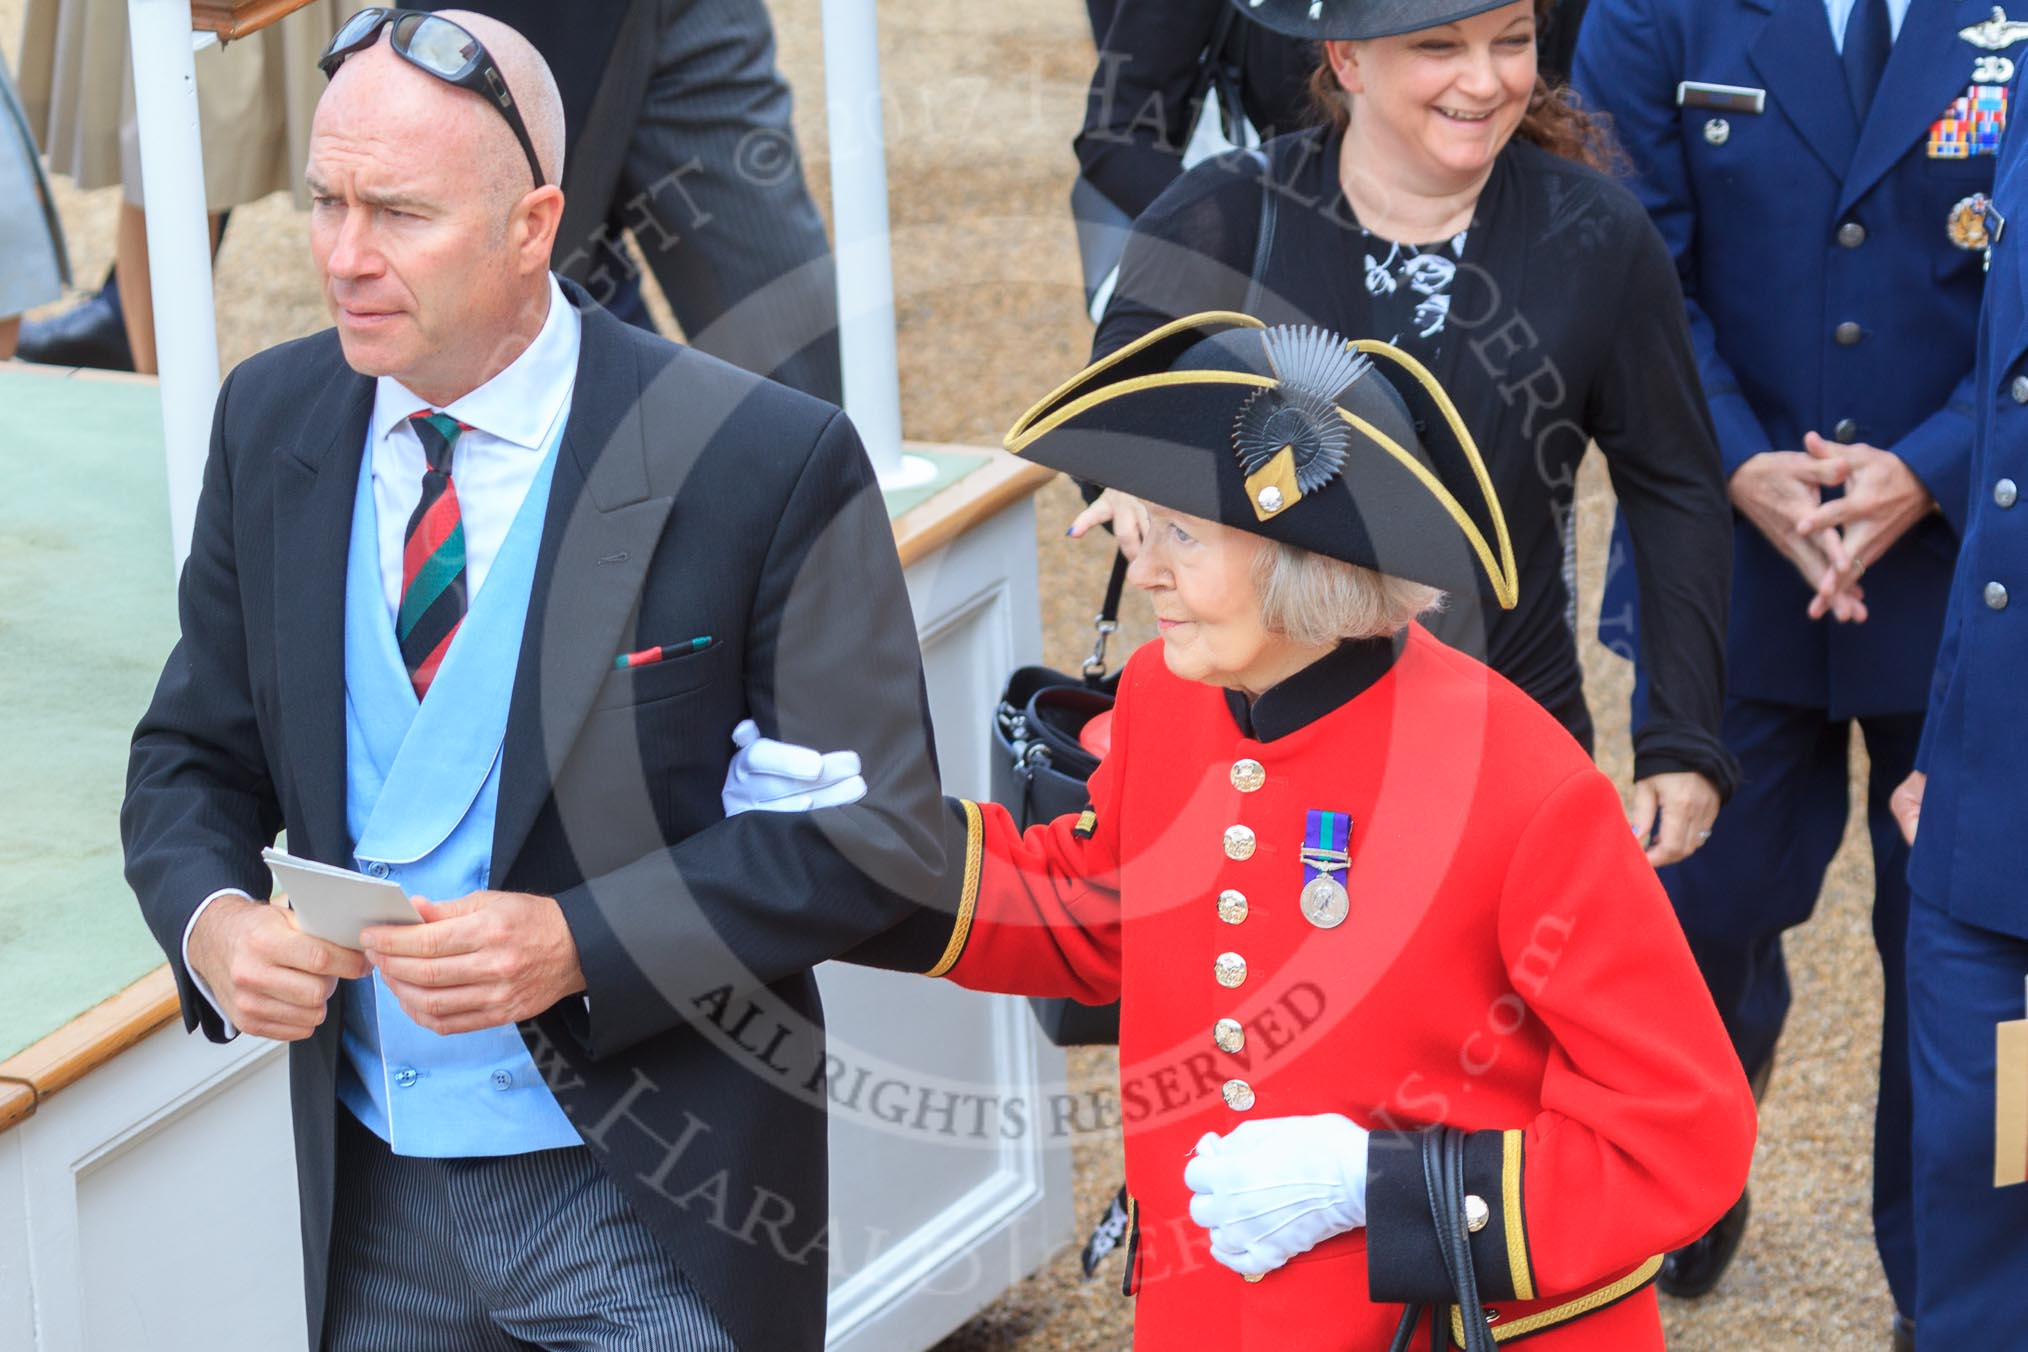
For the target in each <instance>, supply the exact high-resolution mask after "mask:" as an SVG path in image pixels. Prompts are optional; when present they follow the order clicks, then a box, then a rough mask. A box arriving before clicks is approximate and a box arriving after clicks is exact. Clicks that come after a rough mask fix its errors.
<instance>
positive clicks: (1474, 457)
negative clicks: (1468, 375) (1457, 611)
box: [1338, 338, 1521, 610]
mask: <svg viewBox="0 0 2028 1352" xmlns="http://www.w3.org/2000/svg"><path fill="white" fill-rule="evenodd" d="M1347 346H1349V347H1351V348H1353V349H1355V350H1357V351H1359V352H1363V353H1366V354H1367V355H1368V356H1373V357H1385V358H1386V359H1387V360H1389V361H1391V362H1393V363H1394V364H1395V365H1397V366H1399V367H1400V368H1401V369H1402V370H1404V371H1406V372H1408V373H1409V375H1411V376H1413V377H1415V380H1416V382H1417V383H1418V384H1420V385H1421V386H1422V387H1423V389H1424V390H1426V391H1427V392H1428V393H1429V397H1430V398H1432V399H1434V400H1435V401H1436V405H1437V408H1438V409H1439V410H1440V411H1441V412H1442V413H1443V415H1444V422H1445V423H1446V424H1447V425H1448V426H1449V427H1450V429H1451V435H1452V436H1454V437H1456V438H1457V442H1458V448H1459V449H1460V450H1462V451H1463V452H1464V453H1465V459H1466V460H1467V461H1469V462H1470V463H1471V466H1472V474H1473V477H1475V478H1476V479H1477V480H1478V481H1479V491H1480V492H1481V493H1483V494H1484V495H1485V498H1486V507H1487V509H1488V510H1489V511H1490V512H1492V514H1493V531H1494V534H1495V536H1496V537H1497V538H1498V540H1499V544H1500V556H1499V558H1498V560H1497V561H1496V560H1495V559H1494V557H1493V549H1492V546H1491V545H1489V544H1487V543H1486V536H1485V533H1484V532H1483V531H1481V530H1480V529H1479V527H1478V525H1477V523H1475V522H1474V521H1473V520H1472V518H1471V517H1470V516H1469V515H1468V514H1467V513H1466V511H1465V509H1464V506H1463V504H1461V503H1460V502H1459V501H1458V500H1457V498H1455V497H1453V496H1452V495H1451V491H1450V490H1449V489H1448V488H1445V487H1444V486H1443V483H1442V481H1440V480H1439V479H1438V478H1437V477H1436V476H1435V475H1434V474H1432V473H1430V471H1429V469H1428V468H1427V467H1426V466H1425V465H1424V464H1423V463H1422V462H1421V461H1420V460H1417V459H1416V458H1415V457H1414V456H1412V455H1410V454H1409V453H1408V452H1407V451H1406V450H1403V449H1402V447H1401V446H1400V444H1399V443H1397V442H1396V441H1395V440H1394V438H1392V437H1390V436H1388V435H1387V434H1386V433H1385V432H1383V431H1381V430H1380V429H1379V428H1377V427H1375V426H1373V425H1372V424H1371V423H1369V422H1367V421H1366V420H1365V419H1363V418H1361V417H1359V416H1358V415H1356V414H1352V413H1347V412H1346V411H1345V410H1344V409H1343V408H1340V409H1339V410H1338V416H1339V417H1341V418H1343V419H1344V420H1345V421H1346V422H1348V423H1350V424H1351V425H1352V426H1353V427H1355V428H1357V429H1358V430H1359V431H1361V432H1364V433H1365V434H1366V435H1367V436H1368V437H1370V438H1372V439H1373V441H1374V443H1375V444H1376V445H1378V446H1379V447H1380V448H1381V449H1382V450H1384V451H1386V452H1387V453H1388V454H1389V455H1391V456H1393V457H1394V458H1395V459H1396V460H1397V461H1399V462H1400V463H1401V465H1402V467H1403V468H1405V469H1407V470H1408V472H1409V473H1411V474H1413V475H1415V477H1416V478H1417V479H1419V480H1421V481H1422V486H1423V487H1424V488H1427V489H1428V490H1429V491H1430V495H1431V496H1432V497H1434V498H1435V499H1436V500H1437V501H1438V502H1439V503H1441V504H1443V508H1444V510H1445V511H1447V512H1449V513H1450V514H1451V519H1452V520H1454V521H1456V522H1457V523H1458V529H1459V530H1461V531H1463V532H1464V535H1465V539H1466V540H1468V541H1470V542H1471V546H1472V548H1473V549H1474V550H1475V551H1476V552H1477V553H1478V556H1479V562H1480V564H1482V565H1483V566H1484V567H1485V570H1486V577H1487V578H1488V579H1489V580H1490V581H1491V582H1492V584H1493V595H1494V597H1495V598H1497V599H1498V600H1499V602H1500V608H1501V609H1502V610H1512V609H1513V608H1514V606H1515V603H1516V602H1517V601H1519V600H1520V597H1521V584H1520V580H1519V576H1518V570H1517V569H1516V568H1515V566H1514V541H1513V540H1512V539H1511V538H1510V537H1509V536H1508V534H1507V514H1506V513H1505V512H1503V511H1501V510H1500V498H1499V495H1498V494H1496V493H1495V492H1494V491H1493V476H1492V475H1491V474H1488V473H1487V472H1486V461H1485V459H1484V457H1482V456H1481V455H1480V454H1479V444H1478V443H1477V442H1476V441H1474V440H1472V434H1471V432H1470V431H1469V430H1467V428H1466V427H1465V420H1464V419H1463V418H1462V417H1460V416H1459V414H1458V406H1457V405H1456V404H1454V403H1452V402H1451V396H1450V395H1449V393H1447V392H1446V391H1445V389H1444V387H1443V385H1442V384H1441V383H1440V382H1439V381H1438V380H1437V378H1436V377H1435V376H1434V375H1432V374H1430V370H1429V368H1428V367H1427V366H1424V365H1423V364H1422V363H1421V362H1419V361H1417V360H1416V359H1415V358H1414V357H1411V356H1410V355H1409V354H1408V353H1406V352H1403V351H1402V350H1401V349H1400V348H1398V347H1395V346H1394V345H1393V344H1391V343H1383V342H1381V341H1379V340H1378V339H1374V338H1357V339H1354V340H1352V341H1351V342H1350V343H1349V344H1347Z"/></svg>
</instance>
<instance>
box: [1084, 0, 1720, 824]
mask: <svg viewBox="0 0 2028 1352" xmlns="http://www.w3.org/2000/svg"><path fill="white" fill-rule="evenodd" d="M1545 7H1546V6H1545ZM1240 8H1241V10H1242V12H1246V13H1250V14H1252V15H1253V16H1254V17H1255V18H1257V19H1259V20H1260V21H1262V22H1265V23H1268V24H1270V25H1271V26H1274V27H1276V28H1279V29H1281V30H1282V31H1284V32H1287V33H1290V34H1291V35H1303V36H1311V37H1321V38H1332V39H1335V38H1339V37H1343V36H1346V35H1352V36H1355V37H1358V38H1360V40H1354V41H1335V40H1334V41H1329V42H1327V43H1326V46H1325V49H1324V50H1325V66H1324V69H1323V70H1321V71H1320V72H1319V78H1320V81H1321V80H1326V79H1328V81H1329V83H1330V87H1331V88H1333V89H1338V88H1342V89H1343V91H1344V92H1343V93H1342V94H1341V95H1340V96H1339V97H1337V98H1336V99H1335V100H1333V103H1334V105H1335V110H1336V113H1337V116H1336V118H1335V119H1334V121H1333V122H1332V123H1331V124H1329V125H1325V126H1321V127H1318V128H1314V129H1312V130H1309V131H1305V132H1299V133H1297V134H1294V135H1291V136H1284V137H1279V138H1277V139H1275V140H1272V141H1270V142H1268V143H1267V144H1266V145H1264V146H1263V147H1261V149H1260V150H1259V151H1248V152H1235V153H1233V154H1231V155H1228V156H1225V157H1222V158H1220V159H1217V160H1214V161H1211V162H1208V163H1206V164H1203V165H1199V166H1198V167H1197V168H1196V169H1194V170H1192V171H1190V172H1189V173H1187V174H1185V175H1184V176H1183V177H1182V178H1181V179H1179V180H1178V181H1177V182H1176V183H1175V184H1173V185H1172V186H1171V187H1170V188H1169V189H1167V190H1166V191H1165V192H1164V193H1163V194H1162V195H1161V197H1159V198H1158V199H1157V200H1156V201H1155V203H1154V204H1153V205H1152V206H1150V207H1149V208H1148V210H1147V211H1146V212H1145V213H1144V214H1143V215H1142V216H1141V217H1140V219H1139V220H1138V221H1137V222H1136V223H1135V233H1134V238H1133V240H1132V242H1131V243H1130V244H1129V246H1128V249H1127V254H1126V258H1125V260H1124V262H1123V264H1122V267H1121V275H1120V281H1119V285H1118V288H1117V290H1116V291H1115V293H1114V297H1113V300H1112V303H1111V305H1110V307H1109V308H1108V310H1107V312H1106V315H1105V318H1104V321H1103V323H1102V324H1101V326H1100V328H1099V332H1098V336H1097V339H1096V341H1095V342H1094V345H1093V356H1094V358H1097V357H1099V356H1103V355H1105V354H1106V353H1109V352H1112V351H1114V350H1116V349H1117V348H1119V347H1120V346H1122V345H1123V344H1125V343H1127V342H1129V341H1131V340H1132V339H1134V338H1136V337H1138V336H1140V335H1141V334H1144V333H1147V332H1148V331H1150V330H1151V329H1153V328H1155V327H1157V326H1159V325H1161V324H1163V323H1166V322H1168V321H1169V320H1171V319H1174V318H1176V317H1178V316H1181V315H1187V314H1192V313H1197V312H1201V311H1206V310H1220V309H1224V310H1238V311H1242V312H1245V313H1249V314H1252V315H1255V316H1256V317H1258V318H1260V319H1263V320H1265V321H1267V322H1268V323H1270V324H1275V323H1311V324H1317V325H1320V326H1323V327H1326V328H1330V329H1333V330H1336V331H1338V332H1342V333H1348V334H1351V335H1354V336H1357V337H1373V338H1380V339H1384V340H1388V341H1391V342H1394V343H1396V344H1398V345H1400V346H1401V347H1403V348H1404V349H1406V350H1407V351H1409V352H1410V353H1412V354H1414V355H1415V356H1417V357H1419V358H1420V359H1422V360H1423V361H1424V362H1425V363H1426V364H1427V365H1428V366H1429V367H1430V368H1431V369H1432V370H1433V371H1434V372H1435V373H1436V376H1437V378H1438V379H1439V380H1440V381H1441V382H1442V384H1443V385H1444V387H1445V388H1447V389H1449V390H1450V391H1451V392H1452V394H1453V396H1454V397H1455V399H1456V401H1457V403H1458V405H1459V408H1460V411H1461V412H1462V414H1463V417H1464V421H1465V424H1466V425H1467V426H1468V427H1469V428H1470V429H1471V431H1472V433H1473V435H1474V436H1475V437H1476V438H1477V439H1478V441H1479V444H1480V446H1481V447H1482V448H1483V449H1484V452H1485V457H1486V460H1487V462H1488V465H1489V469H1490V472H1491V474H1492V477H1493V481H1494V486H1495V488H1496V490H1497V492H1498V494H1499V497H1500V501H1501V502H1502V504H1503V505H1504V506H1505V509H1506V513H1507V519H1508V522H1509V525H1510V527H1511V529H1512V532H1513V540H1514V549H1515V554H1516V557H1517V560H1518V563H1519V568H1520V593H1521V600H1520V605H1519V606H1518V607H1516V608H1515V609H1514V610H1512V611H1505V612H1503V611H1501V610H1500V608H1499V607H1498V606H1496V605H1493V604H1490V601H1491V598H1490V596H1476V597H1475V596H1470V595H1463V596H1453V597H1452V599H1451V604H1450V607H1449V610H1448V611H1447V612H1446V613H1445V614H1443V615H1441V616H1438V617H1435V618H1434V620H1433V622H1432V624H1431V627H1432V628H1433V629H1434V630H1435V631H1436V632H1437V634H1438V635H1439V636H1440V637H1442V638H1443V639H1445V641H1447V642H1449V643H1451V644H1452V645H1454V646H1456V647H1459V648H1461V649H1463V650H1465V651H1467V652H1470V653H1472V654H1473V655H1474V656H1478V657H1481V658H1483V659H1484V660H1485V661H1486V662H1487V663H1488V665H1490V666H1491V667H1492V668H1493V669H1494V670H1496V671H1498V672H1500V673H1501V674H1502V675H1504V676H1506V677H1507V678H1508V679H1510V680H1512V681H1513V682H1514V683H1515V684H1517V685H1519V686H1520V687H1521V688H1522V689H1523V690H1525V691H1527V692H1528V693H1529V694H1530V695H1532V696H1534V698H1535V699H1536V700H1537V701H1538V702H1539V703H1541V704H1542V705H1543V706H1544V707H1545V708H1547V709H1548V710H1549V711H1550V712H1551V713H1553V714H1555V715H1556V716H1557V717H1558V718H1559V719H1560V720H1561V721H1562V722H1563V723H1564V725H1565V726H1566V727H1568V728H1569V729H1570V730H1571V732H1572V734H1573V735H1574V736H1576V737H1577V738H1578V740H1579V741H1580V742H1582V743H1583V744H1584V745H1585V746H1586V747H1587V748H1588V747H1589V746H1590V744H1591V731H1592V729H1591V719H1590V715H1589V713H1588V712H1587V709H1586V706H1585V701H1584V691H1583V682H1582V674H1581V671H1580V668H1579V665H1578V657H1577V640H1576V613H1575V612H1576V599H1575V598H1576V586H1575V572H1576V562H1575V520H1576V518H1575V508H1574V497H1575V489H1576V478H1577V468H1578V464H1579V462H1580V461H1581V460H1582V459H1583V456H1584V452H1585V449H1586V446H1587V445H1588V443H1589V442H1591V441H1592V440H1596V441H1597V442H1598V444H1599V446H1600V449H1601V450H1602V451H1603V452H1604V453H1605V457H1606V464H1607V467H1608V469H1609V471H1610V472H1611V476H1612V481H1613V486H1614V489H1615V491H1616V493H1617V495H1618V497H1619V501H1620V506H1621V509H1622V511H1623V512H1624V513H1625V515H1626V518H1627V521H1628V524H1629V527H1630V529H1631V533H1632V537H1633V541H1634V553H1635V556H1636V559H1637V560H1638V562H1639V563H1640V565H1641V566H1640V569H1639V577H1640V580H1641V609H1642V618H1643V621H1644V624H1643V630H1642V635H1643V641H1644V645H1645V650H1644V652H1643V654H1642V656H1643V659H1644V666H1645V668H1646V670H1647V671H1648V672H1649V673H1650V674H1651V677H1652V681H1653V693H1652V696H1651V699H1652V704H1653V709H1654V716H1653V717H1652V718H1651V720H1650V721H1649V723H1648V724H1647V726H1646V727H1644V728H1643V729H1642V730H1641V731H1640V732H1639V733H1638V734H1637V736H1636V738H1635V746H1634V752H1635V768H1634V773H1635V778H1636V781H1637V801H1636V820H1637V823H1638V822H1639V821H1640V820H1641V818H1642V816H1643V815H1644V813H1645V814H1646V815H1647V816H1649V817H1650V818H1652V816H1653V808H1654V807H1655V806H1656V805H1659V806H1660V808H1661V814H1660V815H1661V821H1660V823H1659V824H1658V826H1657V832H1656V843H1655V849H1654V850H1653V851H1651V855H1650V857H1651V858H1653V859H1654V860H1655V862H1657V863H1666V862H1672V861H1673V860H1674V859H1675V858H1680V857H1683V856H1684V855H1687V854H1688V853H1690V852H1691V851H1693V850H1694V849H1695V848H1696V847H1697V845H1698V844H1700V843H1701V839H1702V837H1701V835H1700V834H1699V833H1700V832H1704V831H1706V830H1707V829H1708V828H1709V826H1710V824H1711V819H1712V817H1713V816H1715V814H1716V812H1717V808H1718V805H1719V802H1720V801H1722V799H1723V798H1724V797H1725V796H1726V795H1727V794H1729V793H1730V791H1731V788H1732V784H1733V779H1734V773H1735V772H1734V769H1733V766H1732V762H1731V759H1730V757H1729V756H1728V755H1727V754H1726V752H1725V749H1724V747H1723V744H1722V743H1721V741H1720V739H1719V735H1718V731H1719V717H1720V711H1721V707H1722V703H1723V690H1724V685H1723V671H1724V652H1723V645H1724V634H1725V621H1726V607H1727V600H1728V595H1729V586H1730V569H1731V535H1732V515H1731V508H1730V506H1729V504H1728V502H1727V499H1726V496H1725V489H1724V482H1723V477H1722V471H1721V468H1720V461H1719V456H1718V450H1717V446H1716V443H1715V440H1714V437H1713V433H1712V429H1711V424H1710V418H1709V414H1708V413H1707V411H1706V408H1705V403H1704V399H1703V395H1702V391H1701V388H1700V386H1699V384H1698V379H1697V370H1696V366H1695V362H1694V359H1693V357H1692V354H1691V349H1690V344H1689V337H1688V333H1687V330H1686V327H1685V321H1684V317H1683V300H1682V292H1681V288H1680V286H1679V284H1678V281H1677V278H1676V272H1675V267H1674V265H1673V263H1672V262H1671V260H1670V257H1669V254H1668V251H1667V249H1666V248H1665V247H1664V246H1663V244H1662V241H1661V239H1660V238H1659V237H1658V236H1657V235H1656V233H1655V230H1654V227H1653V226H1652V225H1651V224H1650V223H1649V221H1648V218H1647V216H1646V214H1645V213H1644V212H1643V211H1642V209H1641V207H1640V205H1639V203H1638V202H1637V201H1635V199H1634V198H1633V197H1632V195H1631V194H1629V193H1628V192H1627V191H1626V190H1625V189H1623V188H1622V187H1620V186H1619V185H1618V184H1616V183H1614V182H1613V181H1612V180H1611V179H1610V178H1608V177H1607V176H1606V175H1605V174H1603V173H1601V172H1600V171H1599V170H1598V169H1596V168H1594V167H1592V166H1591V165H1590V164H1588V163H1586V162H1584V160H1585V158H1586V157H1598V156H1599V154H1600V152H1599V151H1598V149H1597V146H1598V145H1599V143H1600V134H1599V133H1598V132H1597V130H1596V129H1595V128H1592V127H1591V126H1590V124H1588V123H1587V122H1586V121H1585V120H1584V119H1583V117H1582V115H1581V114H1579V113H1577V112H1576V111H1575V110H1574V109H1572V108H1570V107H1569V106H1568V105H1567V104H1566V103H1564V102H1563V101H1562V98H1561V96H1559V95H1555V94H1551V93H1550V92H1549V91H1548V90H1547V89H1546V88H1545V87H1544V86H1543V85H1542V84H1541V83H1540V82H1539V81H1538V80H1537V79H1536V76H1535V47H1534V27H1533V23H1534V19H1535V13H1534V11H1535V9H1536V8H1537V6H1536V5H1535V4H1533V3H1530V0H1515V2H1514V3H1507V4H1501V3H1498V0H1494V3H1488V2H1487V0H1476V3H1474V2H1473V0H1389V2H1388V3H1378V4H1376V3H1362V4H1352V3H1340V4H1331V3H1328V0H1327V3H1325V4H1323V5H1321V6H1314V7H1313V6H1311V5H1309V4H1307V3H1303V2H1301V0H1287V2H1286V3H1284V2H1283V0H1263V3H1262V4H1261V5H1260V6H1259V7H1258V8H1250V7H1249V6H1248V5H1245V4H1242V5H1241V6H1240ZM1313 9H1315V10H1317V11H1318V12H1319V15H1320V17H1318V18H1316V19H1311V18H1309V17H1308V15H1309V13H1310V12H1311V11H1312V10H1313ZM1383 11H1385V12H1388V15H1391V16H1392V17H1393V18H1394V20H1395V21H1396V23H1398V24H1400V25H1403V27H1400V28H1397V29H1396V30H1395V31H1394V32H1393V33H1392V34H1375V35H1372V36H1366V34H1367V33H1368V32H1369V31H1370V29H1371V27H1372V26H1373V24H1374V16H1375V15H1376V14H1380V13H1381V12H1383ZM1385 17H1387V16H1386V15H1383V18H1385ZM1362 25H1364V27H1362ZM1531 91H1532V92H1531ZM1517 132H1518V133H1519V134H1518V135H1517V134H1516V133H1517ZM1348 143H1349V145H1348ZM1545 143H1546V144H1545ZM1417 414H1418V418H1419V419H1426V418H1428V417H1433V416H1435V414H1434V412H1433V411H1431V410H1424V409H1418V410H1417ZM1700 781H1701V782H1700Z"/></svg>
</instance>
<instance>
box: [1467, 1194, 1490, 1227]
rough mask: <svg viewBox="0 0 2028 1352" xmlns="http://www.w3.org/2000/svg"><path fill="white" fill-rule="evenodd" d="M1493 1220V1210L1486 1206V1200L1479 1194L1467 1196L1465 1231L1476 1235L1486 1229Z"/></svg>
mask: <svg viewBox="0 0 2028 1352" xmlns="http://www.w3.org/2000/svg"><path fill="white" fill-rule="evenodd" d="M1492 1219H1493V1208H1491V1207H1489V1206H1487V1205H1486V1199H1485V1198H1483V1197H1481V1196H1479V1195H1478V1194H1477V1193H1470V1194H1467V1196H1466V1197H1465V1229H1467V1230H1469V1231H1471V1232H1472V1233H1473V1234H1475V1235H1476V1234H1478V1233H1479V1231H1481V1230H1483V1229H1485V1228H1486V1223H1487V1222H1488V1221H1490V1220H1492Z"/></svg>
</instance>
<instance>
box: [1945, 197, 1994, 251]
mask: <svg viewBox="0 0 2028 1352" xmlns="http://www.w3.org/2000/svg"><path fill="white" fill-rule="evenodd" d="M1946 228H1947V229H1948V231H1949V234H1950V237H1951V243H1953V244H1955V245H1957V246H1958V247H1959V248H1960V249H1965V250H1968V251H1969V250H1972V249H1984V248H1986V247H1988V245H1989V244H1990V243H1991V241H1990V240H1989V239H1988V238H1987V236H1986V195H1985V194H1984V193H1982V192H1977V193H1973V194H1972V195H1971V196H1970V197H1967V198H1965V199H1964V200H1963V201H1961V202H1959V203H1958V204H1957V205H1956V206H1954V207H1952V208H1951V215H1950V221H1949V224H1948V226H1947V227H1946Z"/></svg>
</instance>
